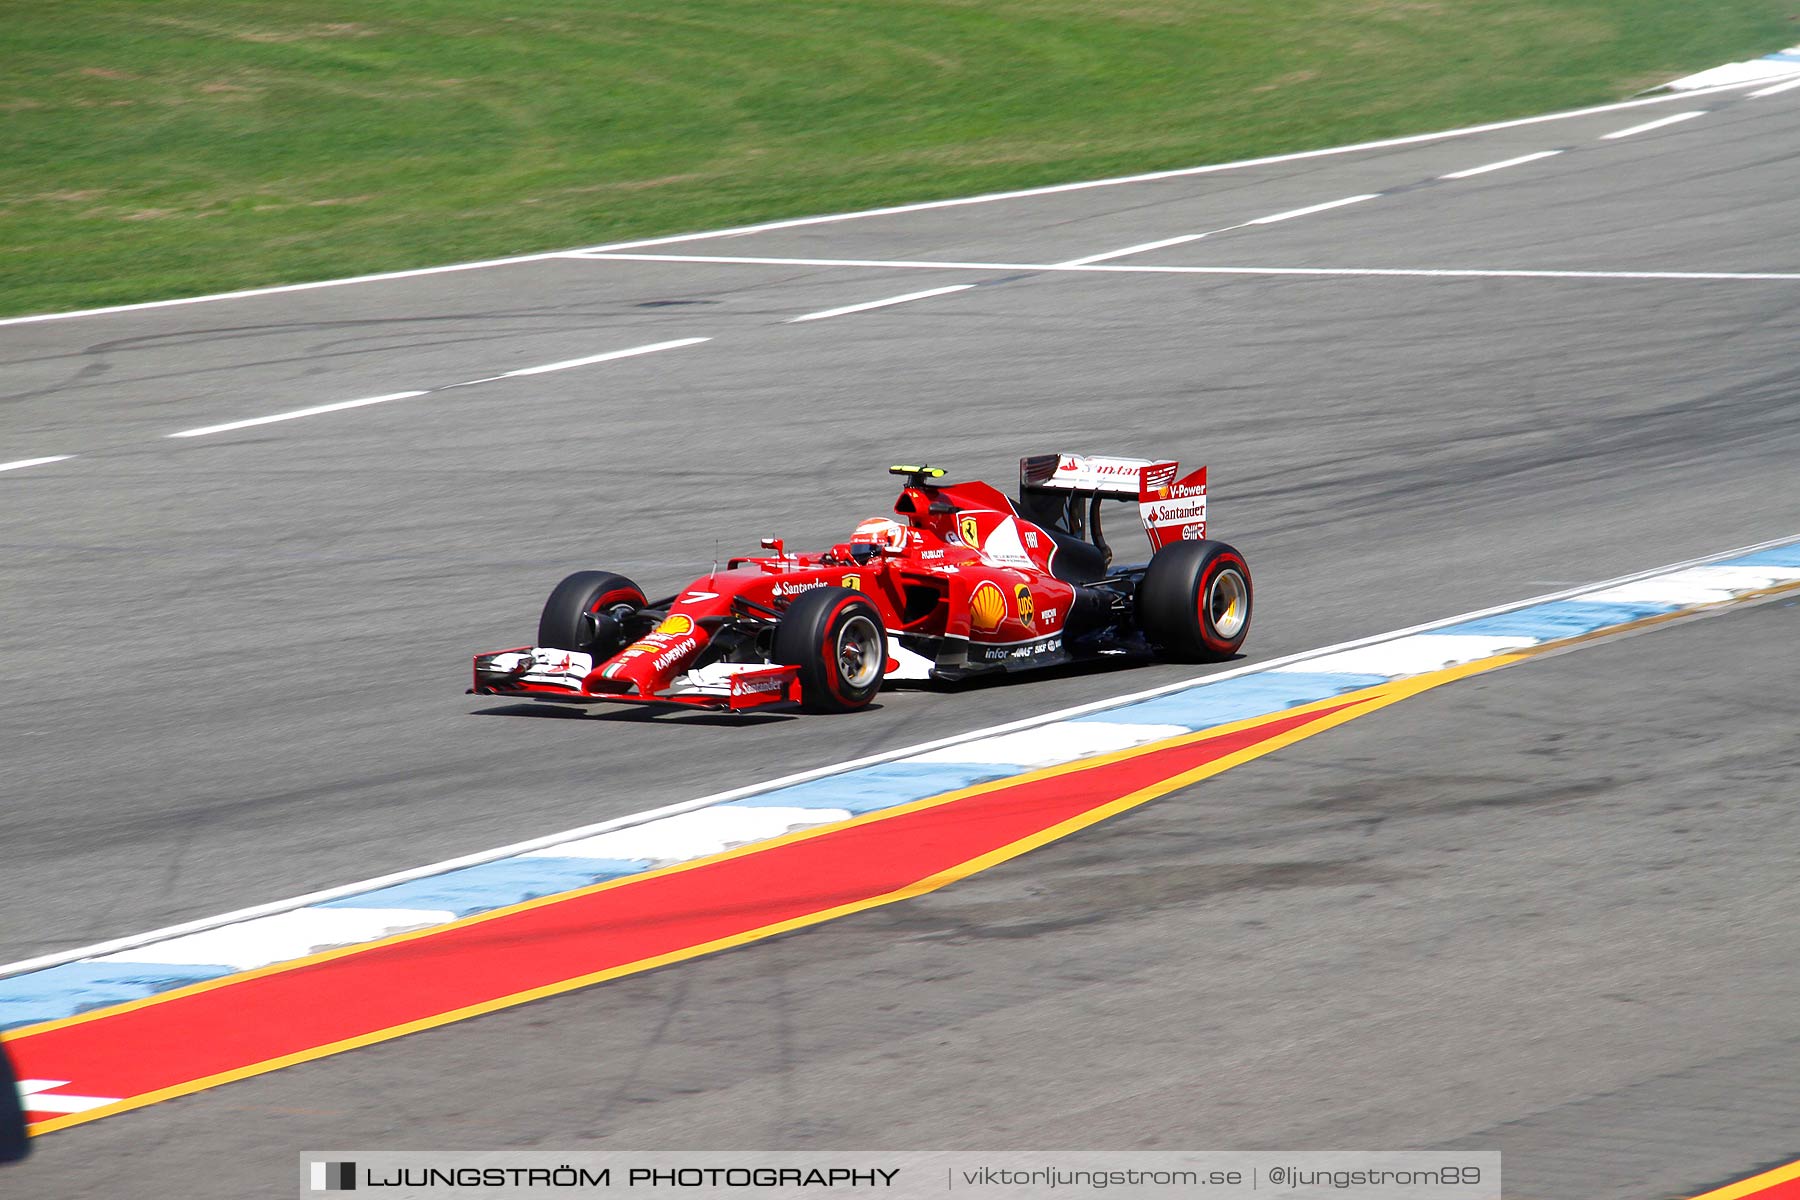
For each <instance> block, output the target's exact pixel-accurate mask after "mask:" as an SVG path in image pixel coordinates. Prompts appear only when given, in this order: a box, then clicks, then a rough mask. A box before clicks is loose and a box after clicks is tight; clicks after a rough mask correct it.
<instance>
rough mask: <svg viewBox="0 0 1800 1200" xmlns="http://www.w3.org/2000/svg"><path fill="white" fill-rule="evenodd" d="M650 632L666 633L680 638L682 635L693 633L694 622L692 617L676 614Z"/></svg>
mask: <svg viewBox="0 0 1800 1200" xmlns="http://www.w3.org/2000/svg"><path fill="white" fill-rule="evenodd" d="M651 632H653V633H666V634H670V635H672V636H674V637H680V636H681V635H682V634H684V633H692V632H694V621H693V618H692V617H687V616H683V615H682V614H680V613H676V614H675V615H674V616H672V617H668V618H666V619H665V620H664V621H663V623H662V624H661V625H658V626H657V627H656V628H655V629H654V630H652V631H651Z"/></svg>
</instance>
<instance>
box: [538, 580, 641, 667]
mask: <svg viewBox="0 0 1800 1200" xmlns="http://www.w3.org/2000/svg"><path fill="white" fill-rule="evenodd" d="M648 603H649V601H648V600H646V599H645V598H644V589H643V588H641V587H639V586H638V585H637V584H635V583H633V582H631V580H629V579H627V578H625V577H624V576H623V575H614V574H613V573H611V572H610V571H577V572H575V573H574V574H573V575H571V576H569V577H568V578H567V579H565V580H563V581H562V582H561V583H559V584H557V585H556V590H555V591H553V592H551V593H550V598H549V599H548V600H546V601H544V613H543V615H542V616H540V617H539V618H538V633H537V644H538V645H539V646H548V647H554V648H555V649H557V650H579V651H580V652H582V653H583V654H588V655H592V656H593V659H594V661H595V662H598V661H600V660H601V659H603V658H611V657H612V656H613V655H614V654H615V653H616V652H617V651H618V649H619V648H620V647H621V646H623V645H624V644H625V620H626V618H628V617H630V616H631V614H633V613H635V612H637V610H638V609H640V608H643V607H644V606H645V605H646V604H648Z"/></svg>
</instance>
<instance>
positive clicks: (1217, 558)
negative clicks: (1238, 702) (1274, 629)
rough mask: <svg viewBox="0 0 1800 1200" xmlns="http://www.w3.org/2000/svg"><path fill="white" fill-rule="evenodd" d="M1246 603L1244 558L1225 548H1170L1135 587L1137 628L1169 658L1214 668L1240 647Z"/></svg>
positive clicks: (1195, 544)
mask: <svg viewBox="0 0 1800 1200" xmlns="http://www.w3.org/2000/svg"><path fill="white" fill-rule="evenodd" d="M1250 602H1251V589H1250V567H1249V565H1248V564H1246V563H1245V562H1244V556H1243V555H1241V554H1239V553H1238V552H1237V551H1236V550H1235V549H1233V548H1232V547H1231V546H1228V545H1226V544H1225V543H1224V542H1206V541H1201V542H1172V543H1170V544H1169V545H1167V546H1164V547H1163V548H1162V549H1160V550H1158V551H1157V552H1156V553H1155V555H1153V556H1152V557H1151V559H1150V566H1149V569H1148V570H1146V571H1145V572H1144V579H1143V582H1142V583H1140V584H1138V590H1137V620H1138V627H1139V628H1141V629H1142V630H1143V631H1144V636H1145V637H1146V638H1148V639H1149V641H1150V644H1151V645H1152V646H1155V647H1156V649H1157V651H1158V652H1159V653H1161V654H1162V655H1164V656H1166V657H1168V658H1173V659H1178V660H1181V661H1184V662H1219V661H1222V660H1224V659H1227V658H1230V657H1231V656H1232V655H1234V654H1236V653H1237V652H1238V647H1239V646H1242V645H1243V644H1244V635H1245V634H1247V633H1249V632H1250Z"/></svg>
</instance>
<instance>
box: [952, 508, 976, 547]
mask: <svg viewBox="0 0 1800 1200" xmlns="http://www.w3.org/2000/svg"><path fill="white" fill-rule="evenodd" d="M956 530H957V532H958V533H960V534H962V540H963V545H965V546H967V547H968V548H969V549H971V550H979V549H981V527H980V526H979V525H977V524H976V522H975V518H974V516H973V515H970V516H966V517H964V518H963V519H962V520H961V521H959V522H957V525H956Z"/></svg>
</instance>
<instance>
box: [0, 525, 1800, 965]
mask: <svg viewBox="0 0 1800 1200" xmlns="http://www.w3.org/2000/svg"><path fill="white" fill-rule="evenodd" d="M1795 537H1796V535H1795V534H1788V535H1787V536H1786V537H1779V538H1771V539H1769V540H1768V541H1765V542H1757V543H1755V544H1753V545H1749V546H1739V547H1737V548H1736V549H1733V550H1724V551H1721V552H1719V553H1717V554H1707V555H1702V556H1701V557H1699V558H1690V559H1686V560H1683V561H1681V562H1676V563H1669V564H1667V565H1665V566H1659V567H1651V568H1649V569H1648V570H1644V571H1634V572H1632V573H1631V574H1629V575H1621V576H1618V577H1617V578H1615V579H1608V580H1603V581H1601V582H1598V583H1584V584H1579V585H1577V586H1575V587H1569V588H1564V589H1562V590H1560V591H1555V592H1547V593H1545V594H1543V595H1541V596H1532V597H1529V598H1527V599H1524V600H1513V601H1509V602H1508V603H1505V604H1496V605H1493V606H1492V607H1490V608H1482V609H1477V610H1475V611H1474V612H1466V613H1461V614H1459V615H1457V616H1454V617H1442V618H1440V619H1438V620H1435V621H1426V622H1424V623H1422V624H1419V625H1410V626H1408V627H1406V628H1405V629H1396V630H1392V631H1391V632H1388V633H1377V634H1371V635H1369V636H1368V637H1360V638H1353V639H1351V640H1350V641H1347V642H1338V643H1337V644H1336V645H1332V646H1323V647H1320V648H1319V649H1317V650H1303V651H1300V652H1299V653H1297V654H1287V655H1283V656H1281V657H1279V658H1272V659H1269V660H1268V661H1267V662H1259V663H1250V664H1248V665H1245V666H1242V667H1233V668H1232V669H1230V670H1228V671H1218V672H1214V673H1212V674H1208V675H1196V676H1192V677H1190V678H1188V679H1182V680H1178V681H1176V682H1175V683H1166V684H1163V685H1162V686H1160V687H1153V688H1145V689H1144V690H1143V691H1139V692H1128V693H1126V694H1125V695H1122V696H1111V697H1108V698H1106V699H1103V700H1095V701H1091V702H1089V703H1087V704H1078V705H1075V706H1074V707H1072V708H1063V709H1057V710H1056V711H1054V712H1048V713H1043V714H1042V715H1040V716H1035V717H1026V718H1024V719H1022V720H1018V721H1007V722H1004V723H1002V724H999V725H990V726H988V727H987V728H985V729H975V730H971V731H970V732H968V733H959V734H955V735H953V736H950V737H943V738H937V739H935V740H933V741H929V742H920V743H918V744H917V745H913V746H902V747H900V748H899V749H897V750H887V751H884V752H882V753H880V754H871V755H868V756H867V757H864V758H857V759H852V760H850V761H848V762H841V763H832V764H831V765H829V766H824V767H817V768H814V769H813V770H810V771H800V772H798V773H796V774H793V775H784V776H782V777H781V778H779V779H771V780H767V781H765V782H762V783H753V784H748V785H746V786H744V787H737V788H732V789H731V790H729V791H724V792H715V793H714V794H712V795H710V796H701V797H699V798H698V799H694V800H684V801H681V802H680V803H677V804H668V805H664V806H663V807H662V808H653V809H650V810H648V811H646V812H640V813H632V814H631V815H629V816H624V817H614V818H612V819H611V820H608V821H599V822H596V823H595V824H592V825H584V826H581V827H580V828H577V829H566V830H563V831H562V832H561V833H551V834H546V835H544V836H542V837H535V838H531V839H529V840H526V841H523V842H514V843H513V844H512V845H510V846H500V847H497V848H495V849H493V850H482V851H479V852H477V853H475V854H465V855H463V856H462V857H460V858H451V859H446V860H444V861H443V862H436V863H430V864H427V865H426V866H422V867H413V868H411V869H409V870H405V871H395V872H393V873H392V874H389V875H381V876H377V877H376V878H374V879H364V880H359V881H358V882H356V883H346V884H343V885H341V886H339V887H334V888H327V889H325V890H323V891H317V892H310V893H308V894H306V895H304V896H294V897H292V898H290V899H287V900H274V901H270V902H269V903H266V904H258V905H254V906H252V907H250V908H242V909H238V910H237V911H235V912H228V913H221V914H219V915H218V916H214V917H202V918H200V919H198V920H194V921H186V922H183V923H182V924H179V925H170V926H168V927H166V928H163V929H153V930H151V931H149V932H148V933H139V934H133V935H131V936H129V937H122V938H115V939H113V940H112V941H108V942H99V943H96V944H95V945H92V946H80V947H77V948H75V949H73V950H62V951H58V952H56V953H54V954H45V955H40V956H39V957H37V958H28V959H23V960H21V961H19V962H13V963H6V964H3V965H0V977H5V976H8V975H21V974H24V973H25V972H27V971H39V970H42V969H43V968H45V967H54V966H60V965H61V964H63V963H70V962H75V961H77V960H79V959H83V958H96V957H99V956H100V955H103V954H118V953H122V952H124V951H127V950H133V949H136V948H137V947H139V946H144V945H148V944H149V943H151V942H160V941H165V940H167V939H169V938H173V937H179V936H182V935H185V934H190V933H200V932H203V931H205V930H208V929H217V928H219V927H221V926H225V925H234V924H237V923H238V922H240V921H248V920H251V919H253V918H255V917H266V916H269V915H271V914H274V913H281V912H291V911H292V910H294V909H297V908H306V907H308V906H310V905H314V904H323V903H325V902H326V901H328V900H337V899H341V898H342V897H345V896H354V895H358V894H360V893H363V892H372V891H375V890H376V889H378V888H384V887H392V886H394V885H395V884H398V883H406V882H408V881H410V880H414V879H423V878H425V877H426V876H429V875H440V874H442V873H444V872H445V871H454V870H456V869H458V868H460V867H472V866H477V865H479V864H481V863H485V862H493V861H495V860H496V859H501V858H511V857H513V856H514V855H518V854H525V853H527V852H529V851H532V850H543V849H546V848H547V847H550V846H560V845H562V844H563V843H565V842H573V841H577V840H579V839H582V838H589V837H594V836H596V835H598V834H602V833H610V832H612V831H613V830H616V829H629V828H631V827H632V826H634V825H644V824H647V823H649V822H651V821H657V820H661V819H662V818H663V817H669V816H674V815H675V814H677V813H684V812H692V811H694V810H695V809H699V808H708V807H711V806H712V805H715V804H723V803H725V802H726V801H728V800H735V799H737V798H739V797H740V796H749V795H753V794H755V793H757V792H766V791H772V790H774V789H776V788H783V787H789V786H791V785H793V784H796V783H805V782H806V781H807V780H809V779H822V778H824V777H825V776H827V775H836V774H839V773H841V772H844V771H853V770H856V769H857V768H859V767H870V766H874V765H875V764H876V763H884V762H892V761H893V760H894V759H897V758H910V757H912V756H913V755H916V754H925V753H928V752H930V751H933V750H942V749H944V748H946V747H949V746H957V745H961V744H962V743H964V742H972V741H976V740H979V739H981V738H986V737H992V736H994V735H996V734H1003V733H1014V732H1017V731H1019V730H1022V729H1035V728H1037V727H1038V726H1040V725H1049V724H1053V723H1054V722H1057V721H1066V720H1068V719H1070V718H1071V717H1079V716H1084V715H1086V714H1088V713H1092V712H1101V711H1104V710H1106V709H1109V708H1116V707H1118V706H1119V705H1122V704H1131V703H1134V702H1136V701H1139V700H1148V699H1151V698H1152V697H1155V696H1164V695H1167V694H1169V693H1170V692H1179V691H1181V690H1182V689H1184V688H1190V687H1193V686H1194V685H1195V684H1197V683H1202V682H1205V683H1217V682H1219V681H1221V680H1225V679H1231V678H1234V677H1236V676H1239V675H1252V674H1256V673H1258V672H1263V671H1273V670H1274V669H1275V668H1277V667H1285V666H1288V665H1290V664H1293V663H1301V662H1307V661H1309V660H1311V659H1316V658H1324V657H1325V656H1326V655H1329V654H1338V653H1342V652H1343V651H1346V650H1356V649H1359V648H1361V647H1363V646H1373V645H1376V644H1377V643H1380V642H1390V641H1396V640H1398V639H1400V638H1403V637H1411V636H1413V635H1414V634H1420V633H1428V632H1430V631H1431V630H1434V629H1442V628H1444V627H1445V626H1449V625H1459V624H1461V623H1463V622H1464V621H1474V620H1478V619H1480V618H1482V617H1491V616H1495V615H1497V614H1499V613H1505V612H1512V611H1513V610H1514V609H1519V608H1528V607H1530V606H1532V605H1535V604H1547V603H1549V602H1551V601H1554V600H1567V599H1569V598H1570V597H1572V596H1581V595H1586V594H1588V593H1590V592H1597V591H1602V590H1605V589H1607V588H1616V587H1623V586H1625V585H1626V584H1630V583H1636V582H1638V581H1639V580H1643V579H1650V578H1653V577H1655V576H1660V575H1666V574H1668V573H1670V572H1672V571H1679V570H1684V569H1686V568H1689V567H1701V566H1705V565H1707V564H1708V563H1714V562H1719V561H1721V560H1724V559H1729V558H1739V557H1742V556H1743V555H1746V554H1755V553H1756V552H1757V551H1759V550H1768V549H1770V548H1772V547H1775V546H1785V545H1787V544H1788V543H1789V542H1792V541H1794V539H1795Z"/></svg>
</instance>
